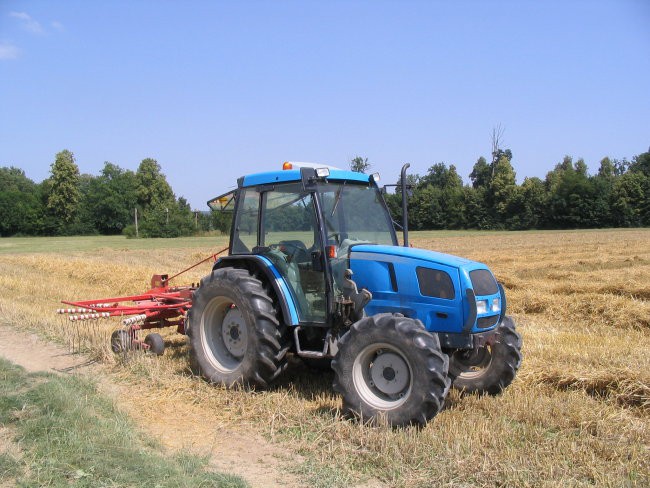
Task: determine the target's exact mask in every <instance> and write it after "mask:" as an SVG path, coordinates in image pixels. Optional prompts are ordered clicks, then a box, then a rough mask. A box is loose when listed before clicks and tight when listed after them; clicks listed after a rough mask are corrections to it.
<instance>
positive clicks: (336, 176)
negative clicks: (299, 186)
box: [240, 165, 370, 188]
mask: <svg viewBox="0 0 650 488" xmlns="http://www.w3.org/2000/svg"><path fill="white" fill-rule="evenodd" d="M323 167H324V168H326V167H327V166H325V165H323ZM326 179H327V180H335V181H343V180H345V181H356V182H360V183H368V182H369V181H370V175H367V174H364V173H357V172H355V171H346V170H342V169H330V174H329V176H328V177H327V178H326ZM291 181H301V177H300V169H287V170H281V171H269V172H267V173H255V174H252V175H247V176H244V177H243V178H242V179H241V183H240V187H243V188H246V187H250V186H257V185H268V184H272V183H287V182H291Z"/></svg>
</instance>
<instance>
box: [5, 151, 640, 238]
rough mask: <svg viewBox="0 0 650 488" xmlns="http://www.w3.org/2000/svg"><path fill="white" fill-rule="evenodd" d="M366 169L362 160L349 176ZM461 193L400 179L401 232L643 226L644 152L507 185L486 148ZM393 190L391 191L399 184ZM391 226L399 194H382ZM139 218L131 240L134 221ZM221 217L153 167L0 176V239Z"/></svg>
mask: <svg viewBox="0 0 650 488" xmlns="http://www.w3.org/2000/svg"><path fill="white" fill-rule="evenodd" d="M370 168H371V164H370V163H369V162H368V159H367V158H361V157H356V158H354V159H353V160H352V161H351V162H350V169H352V170H353V171H360V172H366V171H369V170H370ZM469 179H470V183H469V184H464V183H463V179H462V177H461V176H460V175H459V174H458V172H457V170H456V167H455V166H454V165H453V164H451V165H449V166H447V165H446V164H445V163H437V164H434V165H433V166H431V167H430V168H429V169H428V171H427V173H426V174H425V175H419V174H410V175H408V181H407V184H408V185H409V188H410V189H409V193H410V196H409V227H410V228H411V229H413V230H429V229H510V230H525V229H573V228H599V227H643V226H650V152H646V153H642V154H639V155H638V156H635V157H634V158H633V159H632V161H627V160H625V159H623V160H617V159H610V158H608V157H606V158H603V159H602V160H601V161H600V166H599V168H598V171H597V173H596V174H593V175H590V174H589V172H588V168H587V165H586V163H585V162H584V160H582V159H578V160H577V161H575V162H574V161H573V159H572V158H571V157H570V156H566V157H564V159H563V160H562V161H561V162H559V163H558V164H557V165H556V166H555V168H554V169H553V170H552V171H550V172H548V174H547V175H546V177H545V178H544V179H540V178H537V177H533V178H525V179H524V181H523V183H522V184H521V185H518V184H517V182H516V174H515V170H514V167H513V165H512V152H511V151H510V150H509V149H505V150H502V149H500V148H498V145H495V146H494V147H493V151H492V157H491V160H490V162H488V160H487V159H486V158H484V157H480V158H479V159H478V160H477V162H476V164H474V167H473V168H472V172H471V173H470V175H469ZM398 183H399V182H398ZM386 201H387V203H388V206H389V208H390V210H391V213H392V214H393V217H394V218H395V220H396V221H399V220H401V213H402V209H401V195H400V194H399V191H398V193H394V194H388V195H386ZM136 212H137V216H138V226H137V231H136V225H135V218H136ZM229 226H230V221H229V216H228V215H223V214H222V213H221V212H194V211H192V209H191V208H190V205H189V203H188V202H187V200H186V199H185V198H183V197H178V198H177V197H176V196H175V194H174V192H173V190H172V187H171V186H170V184H169V183H168V182H167V179H166V177H165V175H164V174H163V173H162V170H161V167H160V165H159V164H158V162H157V161H156V160H155V159H152V158H146V159H144V160H142V162H141V163H140V165H139V166H138V169H137V170H136V171H131V170H125V169H122V168H120V167H119V166H117V165H115V164H113V163H110V162H106V163H104V167H103V169H102V170H101V172H100V174H99V175H98V176H93V175H88V174H81V173H80V171H79V167H78V166H77V164H76V161H75V158H74V155H73V153H72V152H70V151H68V150H64V151H61V152H59V153H58V154H56V157H55V160H54V162H53V163H52V165H51V167H50V176H49V177H48V178H47V179H45V180H44V181H43V182H41V183H35V182H34V181H32V180H30V179H29V178H27V176H26V175H25V172H24V171H23V170H21V169H19V168H15V167H0V236H3V237H4V236H12V235H27V236H31V235H43V236H51V235H77V234H105V235H110V234H125V235H126V236H128V237H134V236H136V232H137V235H139V236H141V237H179V236H186V235H194V234H197V233H203V232H209V231H213V230H218V231H221V232H227V231H228V228H229Z"/></svg>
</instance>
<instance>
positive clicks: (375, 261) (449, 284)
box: [348, 243, 505, 333]
mask: <svg viewBox="0 0 650 488" xmlns="http://www.w3.org/2000/svg"><path fill="white" fill-rule="evenodd" d="M348 258H349V267H350V269H351V270H352V272H353V273H354V274H353V276H354V278H353V279H354V281H355V282H356V284H357V285H358V287H359V288H366V289H368V290H369V291H370V292H371V293H372V296H373V299H372V301H371V302H370V303H369V304H368V305H367V306H366V312H367V313H368V315H373V314H376V313H383V312H392V313H394V312H396V311H398V312H400V313H402V314H404V315H405V316H407V317H412V318H418V319H420V320H421V321H422V322H423V323H424V325H425V327H426V328H427V329H428V330H430V331H436V332H456V333H458V332H461V330H462V331H463V332H466V333H468V332H481V331H484V330H488V329H491V328H493V327H494V326H496V324H497V320H498V319H499V315H500V310H501V306H502V304H503V305H505V302H504V301H503V300H504V299H503V296H502V293H501V292H500V291H499V285H498V283H497V281H496V279H495V278H494V275H493V274H492V272H491V271H490V270H489V269H488V267H487V266H486V265H485V264H483V263H479V262H477V261H471V260H469V259H464V258H460V257H457V256H452V255H450V254H444V253H440V252H434V251H427V250H425V249H416V248H412V247H399V246H382V245H373V244H364V243H359V244H352V245H351V246H350V248H349V251H348ZM477 300H478V301H480V302H481V303H480V304H481V305H484V303H483V302H485V305H486V307H487V304H488V303H489V304H490V308H489V310H488V309H486V310H485V311H482V309H481V310H479V312H478V322H477V321H476V316H477V314H476V305H475V303H474V302H475V301H477Z"/></svg>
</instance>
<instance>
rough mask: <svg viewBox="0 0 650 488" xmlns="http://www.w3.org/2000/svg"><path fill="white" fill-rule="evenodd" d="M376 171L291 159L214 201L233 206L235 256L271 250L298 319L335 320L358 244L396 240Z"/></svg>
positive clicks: (320, 323)
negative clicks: (292, 164)
mask: <svg viewBox="0 0 650 488" xmlns="http://www.w3.org/2000/svg"><path fill="white" fill-rule="evenodd" d="M375 178H377V176H374V177H373V176H369V175H365V174H361V173H355V172H351V171H343V170H338V169H334V168H327V167H326V168H310V167H302V168H293V167H291V168H287V169H284V170H282V171H277V172H270V173H262V174H257V175H252V176H249V177H244V178H242V179H240V180H239V188H238V189H237V190H234V191H233V192H230V193H228V194H226V195H222V196H220V197H217V198H215V199H213V200H211V201H210V202H209V205H210V206H211V207H212V208H214V209H220V210H226V211H227V210H229V209H232V210H233V211H234V217H233V222H232V229H231V240H230V259H237V258H239V259H246V258H247V257H249V256H255V257H256V258H264V260H267V261H268V262H269V264H271V265H272V268H273V270H274V271H276V272H277V274H278V275H279V276H280V277H281V278H282V279H283V281H284V284H285V285H286V290H285V292H288V294H289V297H287V298H289V307H288V308H290V309H291V310H290V312H289V321H290V322H291V325H300V324H303V325H315V326H322V327H325V326H331V325H332V322H333V320H335V317H336V307H337V306H336V303H337V298H338V299H340V297H341V295H342V294H343V293H344V291H345V286H346V284H347V283H346V276H345V275H346V270H347V269H348V262H347V261H348V253H349V251H350V249H351V248H352V246H354V245H356V244H373V245H374V244H383V245H389V246H396V245H397V238H396V236H395V231H394V228H393V222H392V220H391V218H390V214H389V212H388V209H387V207H386V204H385V202H384V199H383V197H382V194H381V191H380V189H379V188H378V186H377V181H376V180H375ZM226 259H228V258H226Z"/></svg>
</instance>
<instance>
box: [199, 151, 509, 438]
mask: <svg viewBox="0 0 650 488" xmlns="http://www.w3.org/2000/svg"><path fill="white" fill-rule="evenodd" d="M407 166H408V165H405V167H404V168H403V170H402V185H401V188H402V196H403V201H404V222H403V229H404V237H403V246H399V245H398V240H397V235H396V232H395V228H394V222H393V220H392V219H391V216H390V213H389V211H388V208H387V206H386V203H385V201H384V198H383V192H382V189H381V188H380V187H379V186H378V182H379V177H378V175H366V174H362V173H357V172H352V171H343V170H338V169H334V168H330V167H325V166H314V165H296V164H291V163H285V164H284V167H283V168H284V169H283V170H281V171H274V172H268V173H260V174H253V175H249V176H244V177H242V178H240V179H239V180H238V182H237V183H238V184H237V188H236V189H235V190H233V191H232V192H230V193H227V194H225V195H222V196H220V197H217V198H215V199H213V200H211V201H210V202H208V204H209V205H210V206H211V207H212V208H214V209H220V210H224V211H229V210H231V211H232V212H233V215H232V225H231V234H230V248H229V255H228V256H226V257H223V258H221V259H219V260H218V261H217V262H216V263H215V265H214V267H213V269H212V272H211V273H210V275H208V276H206V277H204V278H203V279H202V280H201V284H200V286H199V288H198V289H197V290H196V291H195V293H194V296H193V305H192V308H191V309H190V311H189V315H188V318H189V327H188V331H187V332H188V336H189V343H190V357H191V361H192V365H193V367H194V368H195V370H196V371H198V372H199V373H200V374H201V375H202V376H203V377H204V378H205V379H206V380H207V381H209V382H213V383H218V384H223V385H226V386H233V385H257V386H262V387H264V386H266V385H268V384H269V383H271V382H272V381H273V380H275V379H276V378H277V377H278V376H279V375H280V374H281V373H282V371H283V370H284V369H285V368H286V365H287V359H288V356H289V354H293V355H297V356H299V357H301V358H303V359H304V361H305V362H306V363H308V364H311V365H313V366H316V367H318V366H320V367H323V366H325V367H330V366H331V368H332V369H333V370H334V389H335V390H336V391H337V392H339V393H340V394H341V395H342V397H343V410H344V412H345V413H346V414H350V415H355V416H358V417H360V418H362V419H364V420H374V421H377V420H378V419H380V418H383V419H384V421H386V422H388V423H389V424H391V425H394V426H400V425H407V424H414V423H415V424H418V423H419V424H423V423H426V422H427V421H428V420H429V419H431V418H432V417H433V416H435V415H436V414H437V413H438V412H439V411H440V410H441V408H442V406H443V404H444V401H445V397H446V395H447V393H448V390H449V388H450V386H452V387H454V388H458V389H460V390H462V391H464V392H477V393H479V394H482V393H488V394H497V393H499V392H501V391H502V390H503V389H504V388H505V387H506V386H508V385H509V384H510V383H511V382H512V381H513V379H514V377H515V374H516V372H517V370H518V368H519V366H520V364H521V344H522V341H521V337H520V335H519V334H518V333H517V331H516V330H515V324H514V321H513V320H512V319H511V318H510V317H509V316H507V315H506V296H505V293H504V290H503V287H502V286H501V284H499V283H498V282H497V280H496V279H495V277H494V275H493V274H492V273H491V272H490V270H489V269H488V267H487V266H486V265H484V264H482V263H478V262H475V261H470V260H467V259H463V258H459V257H455V256H450V255H447V254H442V253H438V252H432V251H427V250H423V249H416V248H412V247H409V246H408V225H407V218H406V193H407V188H406V184H405V180H406V177H405V176H406V175H405V172H406V168H407Z"/></svg>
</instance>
